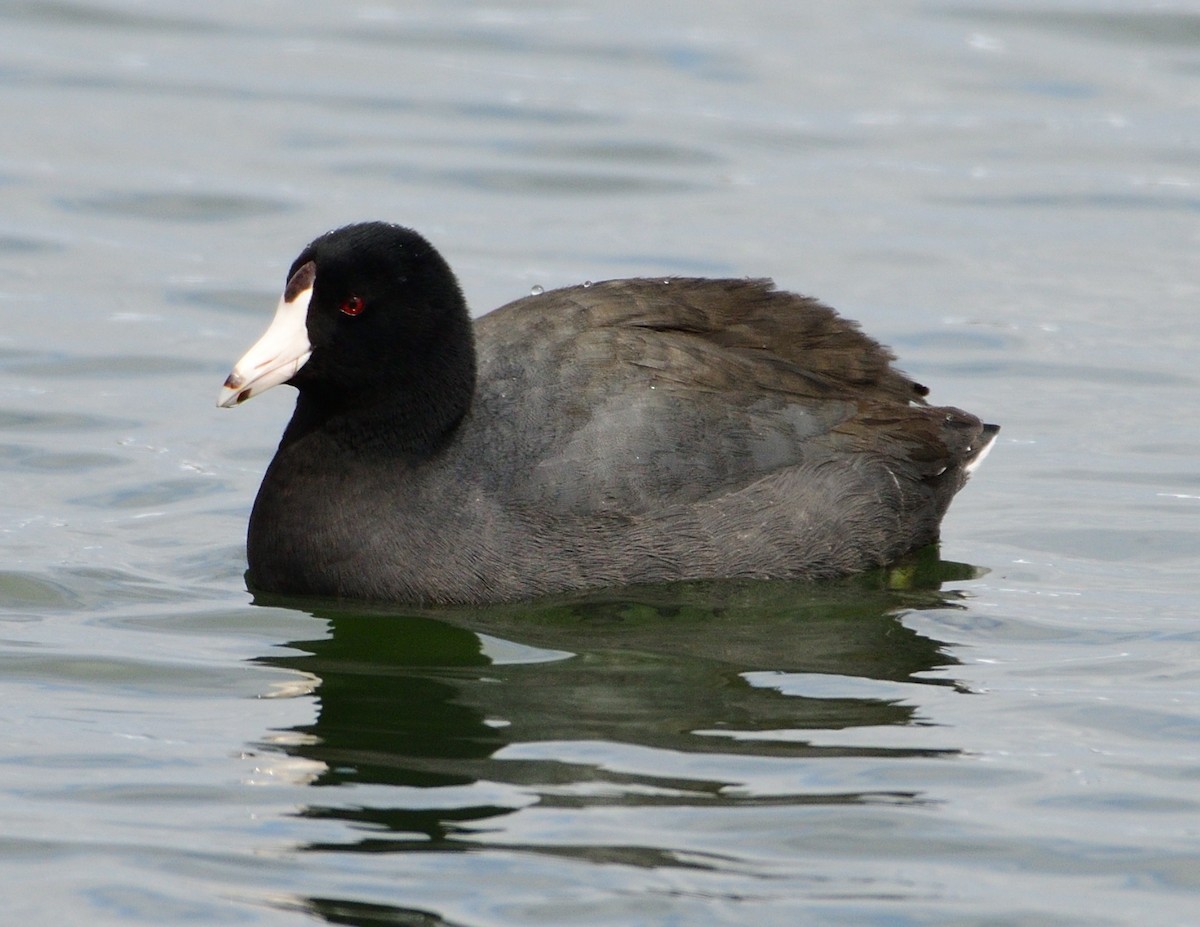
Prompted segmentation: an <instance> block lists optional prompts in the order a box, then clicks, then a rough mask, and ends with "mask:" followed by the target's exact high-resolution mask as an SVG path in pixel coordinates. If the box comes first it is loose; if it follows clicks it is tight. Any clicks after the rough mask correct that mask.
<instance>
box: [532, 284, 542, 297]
mask: <svg viewBox="0 0 1200 927" xmlns="http://www.w3.org/2000/svg"><path fill="white" fill-rule="evenodd" d="M545 292H546V288H545V287H543V286H540V285H537V284H535V285H534V286H533V288H532V289H530V291H529V295H530V296H541V295H542V294H543V293H545Z"/></svg>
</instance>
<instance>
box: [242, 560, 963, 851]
mask: <svg viewBox="0 0 1200 927" xmlns="http://www.w3.org/2000/svg"><path fill="white" fill-rule="evenodd" d="M976 575H977V571H976V570H975V569H974V568H972V567H969V566H966V565H963V564H956V563H950V562H946V561H942V560H940V559H939V558H938V556H937V552H936V550H935V549H933V548H930V549H928V550H926V551H923V552H922V553H921V554H920V555H919V556H918V557H915V558H914V559H912V560H911V561H909V562H908V563H906V564H905V565H903V566H901V567H896V568H893V569H890V570H886V571H878V572H875V573H871V574H866V575H862V576H858V577H854V578H851V579H848V580H845V581H841V582H838V583H834V584H820V585H815V584H807V583H779V582H719V583H717V582H714V583H702V584H692V585H687V586H675V587H665V588H654V589H637V590H620V591H616V592H607V593H601V594H595V595H591V596H588V597H578V598H573V599H570V600H560V601H553V602H536V603H527V604H521V605H508V606H498V607H492V608H486V609H484V608H470V609H437V610H421V609H403V610H397V609H390V610H381V609H378V608H365V607H353V608H352V607H348V606H344V605H330V606H328V607H318V608H314V607H313V603H312V602H311V601H305V602H297V601H295V600H292V601H289V600H285V599H275V598H271V599H262V600H260V602H261V604H265V605H284V606H290V607H300V608H303V609H304V610H306V611H309V612H311V613H312V614H313V615H315V616H316V617H318V618H321V619H323V620H324V621H326V622H327V635H326V636H324V637H321V638H319V639H315V640H306V641H293V642H290V643H289V644H288V645H287V649H288V650H289V651H290V652H289V653H286V654H283V655H272V656H267V657H263V658H261V662H262V663H264V664H269V665H271V666H276V667H283V668H288V669H293V670H297V671H301V672H303V673H304V674H306V675H308V676H309V677H310V678H312V677H315V679H316V680H318V682H316V684H315V688H314V689H313V692H314V694H315V697H316V700H317V703H318V714H317V718H316V720H315V722H314V723H312V724H311V725H306V726H303V727H297V728H295V729H293V730H291V731H288V732H285V736H275V737H272V738H270V741H271V743H270V744H269V746H266V748H267V749H270V750H283V751H285V752H286V753H287V754H289V755H290V756H292V757H295V758H298V759H302V760H304V761H306V762H307V763H309V764H311V765H312V767H313V768H314V769H317V770H319V772H318V773H316V775H314V776H313V778H312V779H311V784H312V786H314V791H313V793H312V801H311V802H310V803H309V804H308V805H307V807H305V808H304V809H303V810H302V813H303V814H304V815H306V816H309V817H313V818H323V819H336V820H341V821H344V822H346V823H347V824H350V825H351V827H350V829H349V831H348V832H347V841H346V842H344V843H337V844H330V843H322V844H320V845H319V846H317V845H312V846H310V847H309V848H310V849H323V850H340V851H361V852H389V851H392V852H395V851H423V850H424V851H428V850H437V851H442V852H445V851H450V850H454V849H471V848H477V844H475V843H473V842H472V840H471V837H472V835H473V834H476V833H478V828H479V827H480V826H481V822H483V821H486V820H489V819H496V818H499V817H501V816H503V815H507V814H511V813H512V812H514V811H516V810H518V809H519V808H522V807H525V806H527V805H530V804H539V805H541V806H545V805H546V804H547V803H549V804H552V805H556V806H564V805H568V806H573V807H585V806H589V805H596V804H612V803H621V804H625V805H639V804H644V805H648V806H662V805H664V804H665V805H671V806H675V807H678V806H681V805H688V804H703V805H705V806H706V807H713V806H714V804H721V803H723V804H726V805H736V804H742V803H753V802H756V801H760V800H770V801H779V800H781V799H780V798H779V796H771V797H769V798H766V797H764V796H756V795H755V793H754V790H753V789H752V788H750V789H747V788H746V787H745V782H744V781H738V779H737V778H736V775H735V773H734V772H732V771H733V770H734V769H735V768H737V767H738V764H742V763H744V762H745V761H746V759H747V758H760V759H761V758H777V759H783V760H786V759H788V758H792V759H803V760H806V761H807V760H815V759H819V758H823V757H895V758H902V757H905V756H929V755H933V754H936V753H938V752H939V751H938V750H931V749H920V748H911V747H908V748H897V747H895V746H879V747H871V746H862V745H861V744H859V745H855V746H829V745H825V746H821V745H818V744H817V743H814V742H813V741H814V738H812V737H810V736H809V735H810V734H816V733H818V732H821V731H844V730H846V729H849V728H870V727H891V726H897V725H910V724H913V723H914V722H916V721H917V718H916V713H917V711H918V708H919V706H918V705H916V704H914V699H913V698H912V697H911V693H912V691H914V689H913V687H915V686H918V685H953V681H952V680H950V679H949V678H947V677H946V676H945V674H939V675H938V676H937V678H925V675H924V674H928V673H929V671H931V670H935V669H938V668H940V667H946V666H949V665H953V664H954V663H955V662H956V661H955V660H954V658H953V657H952V656H950V655H949V654H948V653H947V651H946V649H945V644H943V643H942V642H939V641H936V640H933V639H931V638H929V637H926V636H923V635H921V634H918V633H916V632H915V631H913V630H911V629H910V628H908V627H906V626H905V624H904V622H903V620H902V618H903V616H904V615H905V614H906V613H908V612H911V611H914V610H918V609H927V608H953V607H956V605H955V603H956V600H957V599H958V594H957V593H954V592H945V591H942V586H943V584H944V583H946V582H950V581H956V580H962V579H968V578H972V577H974V576H976ZM810 677H811V678H813V679H823V680H828V679H829V677H835V678H840V679H841V680H842V681H844V682H845V683H846V686H845V687H844V688H845V689H849V690H850V691H851V692H855V693H857V692H859V691H865V692H866V693H867V694H863V695H859V694H853V695H826V694H816V695H805V694H802V693H796V692H795V691H791V692H790V694H789V689H791V690H794V689H795V688H797V687H796V686H792V687H789V686H787V685H774V684H771V683H770V680H772V679H783V680H792V681H796V680H801V681H802V680H804V679H806V678H810ZM764 678H766V679H767V680H768V683H767V684H764V683H763V681H762V680H763V679H764ZM868 680H878V681H884V682H889V683H898V684H903V686H904V687H905V689H906V691H905V692H903V693H902V694H901V696H900V697H898V696H897V694H896V691H895V690H897V689H898V688H900V687H898V686H878V685H876V686H872V685H869V684H867V683H866V681H868ZM799 688H800V689H803V688H804V687H803V686H802V685H801V686H799ZM818 688H819V687H818ZM825 688H826V689H828V688H829V687H828V686H826V687H825ZM833 688H837V687H836V686H834V687H833ZM875 690H883V691H882V693H881V694H880V693H878V692H876V691H875ZM915 691H917V692H918V693H919V691H921V690H919V689H917V690H915ZM759 735H761V736H759ZM951 752H952V751H951ZM698 760H699V762H698ZM723 764H725V767H728V769H729V770H730V771H731V772H730V775H726V776H723V775H721V770H722V769H723V768H725V767H723ZM341 785H355V786H363V785H374V786H379V785H383V786H390V787H392V788H390V789H385V790H383V791H379V790H377V789H373V790H370V791H369V792H367V793H362V791H361V790H360V789H356V790H354V793H353V796H351V794H350V793H346V794H344V795H343V794H341V793H340V791H339V790H338V789H336V788H330V787H335V786H341ZM786 800H787V801H789V802H806V801H807V802H824V803H829V802H862V801H879V800H890V801H906V800H919V799H918V797H917V796H913V795H911V794H908V793H903V792H895V793H861V792H853V791H847V792H839V793H835V794H831V793H830V792H829V791H828V790H822V791H815V790H814V791H811V792H810V793H808V794H805V792H804V788H803V780H802V779H801V780H799V783H798V788H797V790H796V793H795V794H792V795H789V796H787V799H786ZM493 826H494V825H493ZM647 852H649V851H647ZM642 864H649V865H653V864H656V861H655V860H643V861H642Z"/></svg>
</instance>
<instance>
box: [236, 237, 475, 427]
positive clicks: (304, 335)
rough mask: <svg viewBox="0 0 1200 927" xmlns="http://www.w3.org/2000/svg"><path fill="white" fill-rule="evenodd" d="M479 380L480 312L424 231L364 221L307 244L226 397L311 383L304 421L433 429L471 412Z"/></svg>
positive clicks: (305, 388)
mask: <svg viewBox="0 0 1200 927" xmlns="http://www.w3.org/2000/svg"><path fill="white" fill-rule="evenodd" d="M474 377H475V366H474V345H473V342H472V329H471V322H470V316H469V314H468V312H467V307H466V303H465V301H464V299H463V296H462V292H461V290H460V289H459V286H458V282H457V280H456V279H455V277H454V273H453V272H452V271H451V270H450V267H449V266H448V265H447V264H446V262H445V260H444V259H443V258H442V256H441V255H440V254H438V252H437V251H436V250H435V249H434V248H433V246H432V245H430V244H429V242H427V241H426V240H425V239H424V238H422V237H421V236H420V235H418V234H417V233H416V232H414V231H412V230H410V229H406V228H402V227H400V226H397V225H390V224H388V223H384V222H364V223H359V224H356V225H348V226H345V227H343V228H339V229H335V230H333V231H331V232H326V233H325V234H324V235H321V236H320V237H319V238H317V239H315V240H314V241H313V242H311V243H310V244H309V245H308V246H307V247H306V248H305V249H304V250H303V251H301V252H300V255H299V256H298V257H297V258H296V260H295V261H294V262H293V263H292V266H291V268H290V269H289V271H288V276H287V283H286V285H285V287H284V292H283V296H282V298H281V299H280V301H279V306H278V308H277V309H276V313H275V318H274V320H273V321H272V323H271V326H270V327H269V328H268V330H267V332H266V334H264V335H263V337H262V338H261V339H260V340H259V341H258V342H257V343H256V344H255V345H254V346H253V347H252V348H251V349H250V350H249V351H248V352H247V354H246V355H245V356H244V357H243V358H242V360H240V361H239V362H238V364H237V366H235V368H234V371H233V373H232V374H230V377H229V379H228V380H227V381H226V386H225V390H224V391H223V393H222V399H221V401H220V404H221V405H227V406H228V405H235V404H236V403H238V402H241V401H243V400H245V399H248V398H250V397H251V396H253V395H256V394H257V393H259V392H262V391H263V390H265V389H268V388H269V387H271V386H274V385H276V384H278V383H289V384H291V385H292V386H295V387H296V388H297V389H298V390H300V400H299V402H298V404H297V416H296V419H294V420H293V426H296V425H297V422H298V421H299V420H301V419H304V420H305V421H308V420H313V419H320V420H326V419H330V418H331V417H332V418H336V417H337V416H347V417H348V418H364V417H371V416H375V417H378V416H381V415H383V416H388V417H390V418H391V419H393V420H394V424H396V425H397V426H405V427H408V426H412V427H416V428H417V429H418V430H419V431H423V432H426V431H429V430H430V429H433V430H437V429H438V428H442V427H443V426H445V424H446V422H447V421H450V420H453V421H457V420H458V419H459V418H461V416H462V414H463V413H464V412H465V411H466V407H467V406H468V405H469V404H470V395H471V392H472V391H473V388H474ZM380 423H381V422H377V423H376V424H380ZM406 423H407V424H406ZM291 430H292V429H289V431H291Z"/></svg>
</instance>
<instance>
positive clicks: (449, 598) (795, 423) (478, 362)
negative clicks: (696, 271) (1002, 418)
mask: <svg viewBox="0 0 1200 927" xmlns="http://www.w3.org/2000/svg"><path fill="white" fill-rule="evenodd" d="M288 279H289V284H288V287H287V289H286V291H285V298H284V299H283V300H281V302H280V308H279V310H278V311H277V316H276V321H275V322H274V323H272V327H271V329H270V330H269V331H268V333H267V335H264V337H263V339H262V340H261V341H260V342H259V343H258V344H257V345H255V347H254V348H252V349H251V351H250V352H249V353H248V354H247V355H246V357H245V358H243V360H242V361H241V362H239V364H238V366H237V367H236V368H235V369H234V372H233V373H232V374H231V375H230V378H229V380H228V381H227V383H226V388H225V390H224V392H223V394H222V401H221V404H222V405H233V404H235V403H236V402H239V401H241V400H242V399H245V398H247V397H248V396H250V395H253V394H255V393H257V392H259V391H261V390H262V389H265V388H267V387H269V386H271V385H274V384H275V383H279V382H288V383H290V384H291V385H293V386H295V387H296V388H297V389H298V390H299V397H298V399H297V403H296V411H295V414H294V415H293V417H292V420H291V422H290V424H289V425H288V427H287V429H286V431H285V432H284V436H283V440H282V442H281V443H280V445H279V450H278V452H277V453H276V455H275V459H274V460H273V461H272V462H271V465H270V467H269V468H268V470H267V473H266V476H265V477H264V479H263V483H262V487H261V489H260V490H259V494H258V498H257V500H256V502H255V505H254V511H253V513H252V515H251V518H250V529H249V538H248V559H249V566H250V571H249V578H250V583H251V585H252V587H254V588H255V589H259V590H262V591H271V592H283V593H311V594H318V595H328V596H345V597H351V598H357V599H375V600H384V601H394V602H424V603H443V602H447V603H448V602H491V601H501V600H512V599H518V598H523V597H529V596H535V595H540V594H544V593H556V592H564V591H568V590H574V589H582V588H588V587H602V586H616V585H625V584H640V583H659V582H669V581H677V580H690V579H703V578H716V577H814V578H819V577H832V576H836V575H839V574H845V573H850V572H854V571H858V570H863V569H866V568H870V567H873V566H878V565H882V564H886V563H888V562H890V561H892V560H894V559H896V558H897V557H899V556H901V555H902V554H904V553H906V552H908V551H911V550H913V549H915V548H918V547H921V546H924V545H926V544H929V543H931V542H933V541H935V540H936V539H937V536H938V524H939V522H940V520H941V518H942V516H943V515H944V513H945V511H946V508H947V506H949V504H950V500H951V499H952V498H953V496H954V494H955V493H956V492H957V491H958V490H959V489H960V488H961V487H962V485H963V483H964V482H965V481H966V478H967V475H968V473H969V471H970V469H971V467H972V465H973V464H975V463H977V462H978V461H979V460H980V459H981V457H982V455H983V453H984V451H985V450H986V449H987V447H988V445H989V444H990V443H991V441H992V439H993V437H994V436H995V433H996V431H997V430H998V429H997V428H996V426H994V425H983V424H981V422H980V421H979V419H977V418H975V417H974V416H973V415H970V414H968V413H966V412H962V411H960V410H958V409H952V408H944V407H932V406H929V405H928V404H927V403H926V401H925V399H924V396H925V393H926V390H925V388H924V387H922V386H920V385H918V384H916V383H914V382H913V381H912V380H910V379H909V378H908V377H906V376H905V375H904V374H902V373H900V372H899V371H898V370H896V369H895V368H894V367H892V366H891V362H892V360H893V358H892V355H891V354H890V352H888V351H887V350H886V349H885V348H883V347H881V346H880V345H879V344H877V343H876V342H874V341H873V340H871V339H870V338H868V337H867V336H866V335H864V334H862V333H861V332H860V331H859V330H858V327H857V326H856V325H855V324H854V323H852V322H848V321H846V320H844V319H842V318H840V317H839V316H838V315H837V314H836V313H834V311H833V310H832V309H829V308H828V307H826V306H823V305H821V304H820V303H818V302H816V301H815V300H812V299H808V298H806V297H803V296H797V295H794V294H791V293H783V292H779V291H777V290H776V289H775V288H774V285H773V284H772V283H771V282H770V281H767V280H707V279H686V278H670V279H665V280H664V279H645V280H613V281H608V282H604V283H596V284H591V285H586V284H585V285H583V286H575V287H568V288H565V289H561V290H554V291H551V292H547V293H543V294H541V295H537V296H530V297H527V298H524V299H519V300H517V301H516V302H513V303H509V304H508V305H506V306H503V307H501V308H500V309H497V310H495V311H494V312H492V313H490V314H488V315H486V316H483V317H482V318H480V319H479V320H478V321H476V322H475V323H474V324H472V322H471V320H470V317H469V314H468V311H467V308H466V304H465V302H464V300H463V298H462V295H461V293H460V291H459V288H458V284H457V282H456V281H455V278H454V276H453V274H452V272H451V271H450V269H449V267H448V266H447V265H446V263H445V262H444V261H443V259H442V258H441V256H440V255H438V253H437V252H436V251H435V250H434V249H433V248H432V247H431V246H430V245H429V244H428V242H426V241H425V240H424V239H423V238H421V237H420V236H418V235H417V234H416V233H414V232H412V231H409V230H407V229H403V228H399V227H397V226H392V225H386V224H383V223H366V224H361V225H353V226H348V227H346V228H343V229H338V230H336V231H333V232H329V233H327V234H325V235H323V236H321V237H320V238H318V239H316V240H315V241H314V242H313V243H312V244H310V245H309V246H308V247H307V248H305V249H304V251H303V252H302V253H301V254H300V256H299V257H298V258H297V259H296V261H295V263H294V264H293V265H292V268H291V270H290V271H289V274H288ZM297 332H299V334H297ZM285 343H286V347H280V345H281V344H285ZM307 352H311V353H307Z"/></svg>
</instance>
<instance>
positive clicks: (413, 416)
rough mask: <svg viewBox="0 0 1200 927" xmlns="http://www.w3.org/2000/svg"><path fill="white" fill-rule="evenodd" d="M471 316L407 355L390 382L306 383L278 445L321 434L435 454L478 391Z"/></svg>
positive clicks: (393, 452)
mask: <svg viewBox="0 0 1200 927" xmlns="http://www.w3.org/2000/svg"><path fill="white" fill-rule="evenodd" d="M465 322H466V326H467V330H466V332H465V333H460V334H458V335H457V336H455V335H451V336H450V337H443V338H440V339H439V343H438V346H437V349H436V350H435V351H431V352H426V353H425V354H424V355H421V354H418V353H415V352H414V353H410V354H408V355H407V356H406V357H405V358H404V362H403V363H402V364H398V365H397V370H395V371H392V372H391V374H390V375H389V377H388V379H387V380H386V381H384V382H379V381H375V382H373V383H370V384H366V385H363V386H362V387H360V388H356V389H352V390H347V389H344V388H339V387H335V386H330V385H326V384H317V383H306V384H304V385H303V386H301V387H300V390H299V396H298V398H297V400H296V411H295V412H294V413H293V414H292V420H291V422H289V423H288V426H287V429H286V430H285V431H284V434H283V440H282V441H281V442H280V445H279V446H280V449H281V450H282V449H284V448H286V447H288V446H289V445H291V444H293V443H295V442H297V441H300V440H301V439H303V438H305V437H307V436H309V435H313V434H317V433H319V434H321V435H322V436H323V437H325V438H327V439H329V440H331V441H332V442H333V443H334V444H335V446H336V447H337V448H338V449H341V450H353V451H355V452H356V453H357V454H363V453H371V452H376V451H378V452H380V453H385V454H386V455H388V456H390V457H397V456H408V457H410V458H417V459H423V458H426V457H428V456H430V455H432V454H434V453H436V452H437V450H438V449H439V448H440V447H442V446H443V445H444V444H445V443H446V442H447V441H449V440H450V438H451V437H452V436H453V434H454V431H455V429H456V428H457V426H458V424H459V422H461V421H462V419H463V416H465V415H466V414H467V412H468V410H469V409H470V408H471V400H472V397H473V395H474V392H475V345H474V342H473V338H472V331H471V322H470V320H469V318H468V319H466V320H465Z"/></svg>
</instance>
